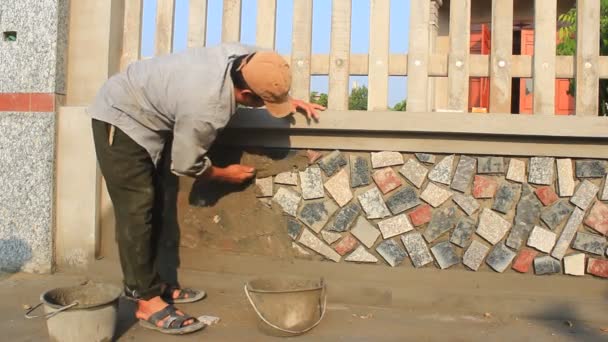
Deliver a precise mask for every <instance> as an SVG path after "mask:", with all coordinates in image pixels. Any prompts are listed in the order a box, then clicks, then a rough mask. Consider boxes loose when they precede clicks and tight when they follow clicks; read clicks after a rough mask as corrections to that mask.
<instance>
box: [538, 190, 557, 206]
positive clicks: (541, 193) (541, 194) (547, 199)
mask: <svg viewBox="0 0 608 342" xmlns="http://www.w3.org/2000/svg"><path fill="white" fill-rule="evenodd" d="M534 192H535V193H536V197H538V199H539V200H540V201H541V202H542V203H543V205H545V206H547V205H551V204H553V203H555V202H556V201H557V200H558V199H559V197H557V194H556V193H555V190H553V188H552V187H550V186H543V187H540V188H538V189H536V190H535V191H534Z"/></svg>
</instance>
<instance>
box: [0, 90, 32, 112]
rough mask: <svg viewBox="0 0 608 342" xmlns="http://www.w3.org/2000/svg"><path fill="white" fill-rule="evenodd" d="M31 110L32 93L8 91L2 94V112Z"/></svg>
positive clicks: (0, 96)
mask: <svg viewBox="0 0 608 342" xmlns="http://www.w3.org/2000/svg"><path fill="white" fill-rule="evenodd" d="M29 110H30V94H27V93H24V94H21V93H10V94H9V93H7V94H0V111H1V112H28V111H29Z"/></svg>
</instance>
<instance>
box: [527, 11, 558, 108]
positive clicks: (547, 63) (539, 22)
mask: <svg viewBox="0 0 608 342" xmlns="http://www.w3.org/2000/svg"><path fill="white" fill-rule="evenodd" d="M534 22H535V28H534V30H535V31H534V57H533V58H534V70H533V74H534V114H539V115H541V114H542V115H553V114H555V54H556V45H557V44H556V41H555V39H553V37H555V32H556V28H557V3H556V2H555V0H535V2H534Z"/></svg>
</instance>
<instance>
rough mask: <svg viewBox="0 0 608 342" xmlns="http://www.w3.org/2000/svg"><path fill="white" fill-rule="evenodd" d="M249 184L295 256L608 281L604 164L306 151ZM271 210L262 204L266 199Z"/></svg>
mask: <svg viewBox="0 0 608 342" xmlns="http://www.w3.org/2000/svg"><path fill="white" fill-rule="evenodd" d="M308 155H309V156H310V158H311V159H310V165H309V167H308V168H307V169H306V170H304V171H293V172H287V173H283V174H279V175H276V176H275V177H274V178H273V177H269V178H265V179H258V180H257V184H258V187H259V191H258V192H257V193H258V196H259V197H260V200H263V201H265V203H269V204H270V205H276V206H279V207H280V208H282V210H283V212H284V214H285V215H287V216H289V217H290V218H289V219H288V224H287V227H286V228H285V233H286V234H288V235H289V236H290V237H291V238H292V239H293V240H294V245H293V246H294V248H296V249H298V250H300V251H303V252H306V253H317V254H319V255H321V256H323V257H325V258H326V259H328V260H331V261H334V262H358V263H369V264H377V265H389V266H392V267H397V266H400V265H402V264H404V263H408V262H409V263H411V264H412V265H413V266H414V267H436V268H439V269H448V268H451V267H454V266H456V267H458V266H457V265H460V264H462V265H463V266H460V267H465V268H466V269H469V270H472V271H478V270H482V269H490V270H493V271H495V272H505V271H507V270H509V269H513V270H514V271H516V272H521V273H527V272H530V273H535V274H537V275H542V274H556V273H564V274H568V275H576V276H582V275H585V274H592V275H595V276H600V277H607V276H608V261H607V260H606V254H607V253H608V250H607V248H608V243H607V241H606V237H605V236H606V234H608V205H607V204H606V201H608V186H607V184H606V183H607V182H606V177H607V176H606V175H607V166H608V163H607V161H605V160H573V159H567V158H562V159H556V158H548V157H532V158H525V157H524V158H519V157H514V158H509V157H497V156H466V155H432V154H426V153H415V154H402V153H398V152H388V151H386V152H372V153H356V152H352V153H345V152H340V151H330V152H325V153H322V156H321V157H319V152H318V151H309V153H308ZM270 198H271V199H272V201H268V199H270Z"/></svg>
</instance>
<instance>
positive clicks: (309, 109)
mask: <svg viewBox="0 0 608 342" xmlns="http://www.w3.org/2000/svg"><path fill="white" fill-rule="evenodd" d="M291 104H292V111H293V112H294V113H295V112H297V111H302V112H303V113H304V114H306V117H307V118H308V119H309V120H310V119H315V120H317V121H319V113H318V112H317V110H325V107H323V106H321V105H319V104H316V103H308V102H304V101H302V100H297V99H292V100H291Z"/></svg>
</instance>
